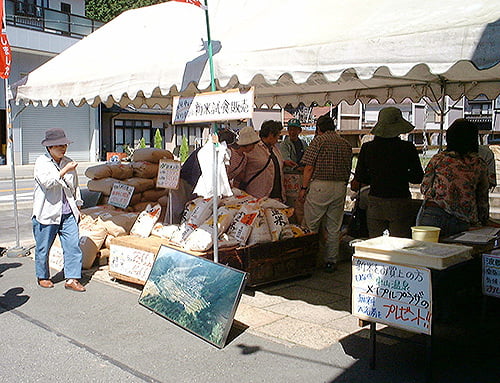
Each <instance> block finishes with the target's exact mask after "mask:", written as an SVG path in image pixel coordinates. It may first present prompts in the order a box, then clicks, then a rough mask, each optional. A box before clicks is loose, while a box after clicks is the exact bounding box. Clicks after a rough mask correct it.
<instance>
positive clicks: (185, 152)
mask: <svg viewBox="0 0 500 383" xmlns="http://www.w3.org/2000/svg"><path fill="white" fill-rule="evenodd" d="M179 157H180V160H181V162H184V161H186V160H187V158H188V157H189V145H188V140H187V138H186V136H182V143H181V147H180V148H179Z"/></svg>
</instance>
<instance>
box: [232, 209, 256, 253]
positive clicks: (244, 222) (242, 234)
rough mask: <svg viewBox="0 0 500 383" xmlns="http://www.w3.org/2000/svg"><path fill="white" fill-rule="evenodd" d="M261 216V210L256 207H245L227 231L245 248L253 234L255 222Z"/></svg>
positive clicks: (237, 214)
mask: <svg viewBox="0 0 500 383" xmlns="http://www.w3.org/2000/svg"><path fill="white" fill-rule="evenodd" d="M258 215H259V209H258V208H256V207H255V206H254V205H244V206H242V207H241V209H240V211H238V212H237V213H236V215H235V216H234V219H233V222H232V223H231V225H230V226H229V229H228V230H227V234H228V235H229V236H230V237H233V238H235V239H236V240H237V241H238V242H239V244H240V245H241V246H245V245H246V243H247V240H248V237H250V233H251V232H252V226H253V223H254V221H255V220H256V219H257V217H258Z"/></svg>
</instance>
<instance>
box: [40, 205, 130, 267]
mask: <svg viewBox="0 0 500 383" xmlns="http://www.w3.org/2000/svg"><path fill="white" fill-rule="evenodd" d="M138 215H139V213H135V212H126V211H123V210H122V209H118V208H115V207H113V206H109V205H104V206H94V207H91V208H88V209H83V210H82V211H81V219H80V222H79V224H78V229H79V234H80V242H79V245H80V249H81V250H82V253H83V265H82V267H83V269H90V268H91V267H92V266H93V265H94V264H95V263H96V258H97V259H98V264H99V265H106V264H107V263H108V258H109V243H110V240H111V238H114V237H117V236H121V235H128V234H129V233H130V230H131V228H132V226H133V225H134V223H135V221H136V220H137V216H138ZM49 262H50V265H51V267H52V268H54V269H56V270H62V267H63V254H62V248H61V242H60V240H59V238H56V240H55V242H54V245H53V246H52V248H51V250H50V255H49Z"/></svg>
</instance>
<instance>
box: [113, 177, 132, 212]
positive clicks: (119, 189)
mask: <svg viewBox="0 0 500 383" xmlns="http://www.w3.org/2000/svg"><path fill="white" fill-rule="evenodd" d="M134 189H135V188H134V187H133V186H130V185H125V184H122V183H120V182H115V183H114V184H113V189H111V194H110V195H109V201H108V204H110V205H113V206H116V207H119V208H122V209H125V208H127V206H128V204H129V203H130V199H131V198H132V195H133V194H134Z"/></svg>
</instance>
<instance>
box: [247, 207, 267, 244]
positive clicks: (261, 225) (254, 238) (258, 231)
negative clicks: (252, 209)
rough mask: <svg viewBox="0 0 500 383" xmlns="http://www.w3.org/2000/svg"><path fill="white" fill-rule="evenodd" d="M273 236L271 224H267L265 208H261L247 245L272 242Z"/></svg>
mask: <svg viewBox="0 0 500 383" xmlns="http://www.w3.org/2000/svg"><path fill="white" fill-rule="evenodd" d="M271 241H272V237H271V233H270V232H269V226H268V225H267V220H266V216H265V213H264V210H262V209H260V210H259V215H258V216H257V218H256V219H255V221H254V222H253V228H252V232H251V233H250V237H249V238H248V241H247V246H251V245H255V244H257V243H265V242H271Z"/></svg>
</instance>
